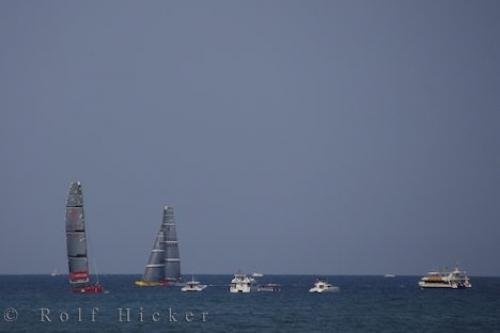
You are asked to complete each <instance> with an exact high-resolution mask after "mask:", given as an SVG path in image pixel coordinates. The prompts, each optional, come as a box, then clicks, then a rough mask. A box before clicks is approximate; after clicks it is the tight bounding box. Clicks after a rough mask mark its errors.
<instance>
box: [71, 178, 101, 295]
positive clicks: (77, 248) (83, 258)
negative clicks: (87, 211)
mask: <svg viewBox="0 0 500 333" xmlns="http://www.w3.org/2000/svg"><path fill="white" fill-rule="evenodd" d="M66 247H67V254H68V266H69V283H70V285H71V289H72V290H73V292H76V293H82V294H97V293H101V292H103V290H104V288H103V287H102V285H101V284H99V280H98V281H97V282H96V283H91V282H90V272H89V261H88V257H87V237H86V233H85V216H84V212H83V193H82V186H81V184H80V182H78V181H76V182H72V183H71V184H70V187H69V192H68V198H67V200H66Z"/></svg>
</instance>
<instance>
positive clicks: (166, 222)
mask: <svg viewBox="0 0 500 333" xmlns="http://www.w3.org/2000/svg"><path fill="white" fill-rule="evenodd" d="M162 229H163V231H164V232H165V240H164V248H165V279H166V280H168V281H179V280H180V279H181V260H180V256H179V242H178V241H177V232H176V230H175V219H174V207H172V206H169V205H165V207H164V208H163V223H162Z"/></svg>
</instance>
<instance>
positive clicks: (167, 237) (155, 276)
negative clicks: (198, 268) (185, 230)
mask: <svg viewBox="0 0 500 333" xmlns="http://www.w3.org/2000/svg"><path fill="white" fill-rule="evenodd" d="M180 281H181V267H180V257H179V244H178V241H177V232H176V229H175V219H174V208H173V207H172V206H169V205H165V206H164V207H163V220H162V223H161V226H160V230H159V231H158V233H157V235H156V239H155V241H154V244H153V249H152V250H151V254H150V255H149V260H148V263H147V264H146V268H145V269H144V274H143V276H142V279H140V280H138V281H135V284H136V285H137V286H140V287H154V286H167V285H179V283H180Z"/></svg>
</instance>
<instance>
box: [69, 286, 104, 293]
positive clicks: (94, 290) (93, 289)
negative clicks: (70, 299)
mask: <svg viewBox="0 0 500 333" xmlns="http://www.w3.org/2000/svg"><path fill="white" fill-rule="evenodd" d="M72 291H73V292H74V293H77V294H100V293H102V292H103V291H104V288H103V286H101V285H100V284H93V285H90V286H85V287H73V288H72Z"/></svg>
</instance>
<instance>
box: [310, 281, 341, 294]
mask: <svg viewBox="0 0 500 333" xmlns="http://www.w3.org/2000/svg"><path fill="white" fill-rule="evenodd" d="M338 290H339V287H337V286H334V285H331V284H330V283H328V282H325V281H322V280H317V281H316V282H315V283H314V287H312V288H311V289H309V292H310V293H325V292H334V291H338Z"/></svg>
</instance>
